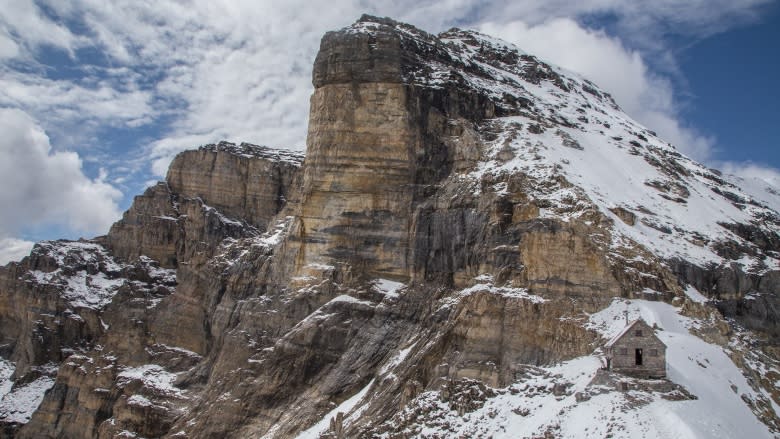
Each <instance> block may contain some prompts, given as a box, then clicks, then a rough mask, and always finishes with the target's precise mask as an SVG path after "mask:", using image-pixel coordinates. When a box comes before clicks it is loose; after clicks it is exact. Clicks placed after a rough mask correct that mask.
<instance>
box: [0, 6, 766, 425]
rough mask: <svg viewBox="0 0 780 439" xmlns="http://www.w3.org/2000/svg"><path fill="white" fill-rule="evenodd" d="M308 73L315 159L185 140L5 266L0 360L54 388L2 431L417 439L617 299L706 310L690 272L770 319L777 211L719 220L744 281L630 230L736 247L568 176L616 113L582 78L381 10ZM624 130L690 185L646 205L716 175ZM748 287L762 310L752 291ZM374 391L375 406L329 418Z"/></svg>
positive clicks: (592, 343) (548, 360)
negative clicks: (416, 417) (426, 426)
mask: <svg viewBox="0 0 780 439" xmlns="http://www.w3.org/2000/svg"><path fill="white" fill-rule="evenodd" d="M313 83H314V86H315V90H314V94H313V95H312V98H311V114H310V119H309V120H310V122H309V123H310V125H309V136H308V139H307V153H306V158H305V161H304V160H303V157H302V156H301V155H299V154H296V153H291V152H287V151H277V150H272V149H268V148H265V147H258V146H254V145H249V144H241V145H235V144H230V143H227V142H222V143H219V144H217V145H207V146H205V147H201V148H200V149H198V150H193V151H186V152H183V153H181V154H180V155H179V156H177V157H176V159H175V160H174V161H173V163H172V164H171V167H170V169H169V172H168V176H167V179H166V182H161V183H159V184H158V185H156V186H154V187H152V188H149V189H148V190H147V191H146V192H145V193H144V194H143V195H141V196H138V197H136V199H135V200H134V203H133V205H132V206H131V208H130V209H129V210H128V211H127V212H126V213H125V215H124V216H123V218H122V219H121V220H120V221H118V222H117V223H116V224H114V226H113V227H112V228H111V231H110V232H109V234H108V235H107V236H106V237H101V238H98V239H96V240H94V241H89V242H77V243H72V242H71V243H69V242H60V243H44V244H41V245H39V246H38V247H36V250H34V251H33V254H32V255H31V256H30V257H29V258H27V259H25V260H24V261H23V262H21V263H19V264H10V265H9V266H7V267H5V268H0V330H2V333H0V337H2V340H0V343H2V349H0V356H2V358H7V359H10V360H11V361H12V362H13V363H14V364H15V368H16V369H15V373H14V379H15V383H14V386H15V389H16V390H19V391H20V390H21V389H22V388H23V386H24V385H25V383H30V382H38V383H40V387H41V388H44V390H45V389H48V391H46V393H45V396H44V395H43V394H41V395H40V397H41V402H40V405H39V406H38V408H37V410H34V412H30V413H29V414H27V415H26V416H27V417H26V418H25V419H23V420H21V421H13V422H11V421H10V419H11V416H10V415H8V416H6V415H4V414H3V412H2V407H3V406H2V404H0V418H2V419H8V420H9V421H4V422H5V424H4V426H6V431H8V432H10V433H7V434H13V435H15V436H17V437H97V438H108V437H117V436H120V437H121V436H123V435H124V436H133V435H135V436H141V437H177V438H185V437H190V438H199V437H294V436H295V435H297V434H299V433H301V432H303V431H305V430H307V429H309V428H314V427H313V426H315V424H317V423H318V422H320V421H324V422H323V423H322V425H321V427H322V428H321V429H320V428H319V427H317V431H314V430H312V431H313V432H314V433H323V435H324V436H323V437H372V435H373V434H375V433H376V434H379V433H381V432H395V433H398V434H399V435H400V436H399V437H404V436H403V434H402V433H400V431H401V430H399V429H398V428H401V427H402V426H399V425H396V424H393V425H391V426H390V427H388V425H390V424H392V422H394V421H393V420H394V419H397V418H398V415H399V413H403V412H404V410H405V409H409V410H412V409H414V407H417V405H415V404H418V403H420V401H422V402H424V403H425V402H426V401H428V402H430V398H432V396H431V395H438V396H436V398H441V401H444V402H446V403H447V404H448V406H449V407H450V408H451V410H454V411H456V412H457V413H459V415H464V414H465V413H468V412H470V411H474V410H477V409H478V408H479V407H481V406H482V405H483V404H484V403H485V401H486V400H487V399H488V398H491V397H493V396H495V395H497V394H498V393H496V391H495V390H494V388H501V387H507V386H510V385H512V384H513V383H516V382H518V380H524V379H529V380H530V379H531V378H533V377H531V378H529V376H532V375H534V376H535V374H536V375H543V374H542V373H541V372H538V371H536V372H534V373H530V372H529V370H531V371H535V370H536V369H535V367H536V366H544V365H550V364H553V363H556V362H560V361H565V360H570V359H572V358H576V357H581V356H584V355H588V354H590V353H591V352H592V351H593V350H594V349H595V348H596V347H598V344H599V343H600V342H601V340H600V338H599V336H598V334H597V333H596V332H594V331H593V330H592V328H590V327H588V325H587V324H586V323H587V321H588V316H589V315H591V314H593V313H596V312H597V311H600V310H602V309H604V308H605V307H607V306H608V305H609V304H610V303H611V302H612V300H613V299H614V298H616V297H624V298H631V297H641V298H648V297H649V298H652V299H654V300H664V301H668V302H674V303H679V302H683V303H684V304H685V306H684V308H685V309H688V310H691V309H693V310H699V311H700V312H701V314H702V315H707V316H709V315H712V314H708V313H714V312H715V311H714V309H713V308H712V307H710V306H705V305H702V304H698V303H697V304H695V305H694V304H693V302H691V301H690V300H689V299H687V298H686V297H687V296H686V295H685V292H684V291H685V290H686V288H687V287H688V286H689V284H692V285H694V286H696V287H697V288H699V290H700V291H702V292H704V293H707V294H709V295H711V296H712V297H713V298H717V299H721V301H720V302H718V304H719V307H720V309H721V310H722V311H723V313H724V314H725V315H727V316H730V315H734V314H736V315H740V314H741V315H743V316H745V318H744V321H746V322H748V323H749V325H751V327H753V329H755V330H759V331H766V333H769V334H771V331H769V330H767V328H773V327H776V321H777V319H776V318H775V315H776V313H775V311H773V309H774V308H773V306H774V305H773V304H775V302H776V297H777V295H776V289H775V288H774V284H775V283H776V280H777V279H776V278H777V274H776V273H778V271H777V267H775V266H772V265H771V264H773V263H776V261H775V260H774V259H772V258H774V257H775V256H774V255H775V253H773V252H776V249H775V248H774V247H773V246H774V242H775V235H772V234H771V233H770V232H772V233H774V229H772V228H771V227H769V226H767V227H763V226H762V227H759V228H758V231H759V232H761V233H758V232H757V231H756V230H753V229H750V230H747V229H744V228H741V227H737V226H734V225H729V227H730V229H729V228H726V227H725V226H720V227H722V228H723V230H726V231H727V232H724V233H730V235H727V237H728V239H731V240H733V243H736V244H734V245H732V246H731V247H734V248H737V249H739V248H742V247H744V248H747V249H748V250H749V251H750V252H751V254H752V255H753V257H754V258H756V260H759V259H760V260H761V261H764V264H765V265H766V267H764V268H763V269H761V270H758V271H755V270H754V271H753V272H751V274H750V276H752V277H750V276H748V275H745V277H744V279H743V278H742V277H739V276H738V275H737V274H735V273H742V272H741V271H737V270H736V269H735V270H734V271H723V267H724V266H725V262H724V263H723V264H722V265H721V266H717V267H715V266H701V264H699V263H698V261H689V260H685V259H683V260H679V261H678V262H675V259H673V258H670V257H668V255H667V254H666V253H663V252H662V251H660V250H658V249H656V248H654V247H653V246H652V245H650V244H648V243H647V242H639V241H637V240H636V239H638V237H640V236H643V235H640V234H636V233H634V232H635V229H637V228H642V233H664V234H666V232H662V231H660V230H662V229H664V230H665V228H669V229H670V230H669V233H668V234H675V233H679V234H680V235H679V237H678V236H677V235H674V236H675V237H676V238H678V239H677V240H678V241H682V242H690V245H691V246H696V248H706V249H707V251H709V249H710V248H715V247H717V248H722V247H723V245H720V244H718V243H723V242H726V241H727V240H726V239H725V238H724V239H723V240H720V241H718V240H716V239H715V238H713V239H712V242H709V243H706V242H705V241H704V239H703V238H704V237H703V236H699V235H701V234H699V235H696V234H695V233H693V232H689V231H687V230H682V228H681V229H680V230H679V231H678V230H672V229H671V228H670V227H669V226H667V225H666V224H665V223H663V221H662V219H663V218H662V212H661V213H656V212H652V211H650V210H649V209H648V208H647V207H645V206H643V205H639V206H635V205H629V204H627V203H623V202H621V203H617V202H615V203H612V204H609V205H606V204H605V202H604V200H602V199H601V198H599V197H600V195H601V194H600V192H594V191H591V192H588V187H587V183H588V182H587V181H584V182H583V181H576V179H577V178H578V177H579V175H578V174H576V173H566V172H564V171H565V170H566V169H567V168H566V166H568V165H570V164H571V163H570V161H569V159H568V157H569V156H568V155H567V156H564V157H561V158H560V159H555V160H554V161H551V162H546V161H545V157H546V156H552V155H554V154H556V153H558V151H560V150H561V149H557V147H558V146H561V147H562V148H565V149H562V150H563V151H565V153H566V154H572V155H571V158H572V161H573V160H575V158H580V157H581V156H579V155H577V154H588V153H589V151H590V149H591V148H592V147H593V145H592V144H589V143H588V142H587V140H588V137H587V136H586V135H585V134H582V133H588V135H594V136H595V135H596V134H593V133H598V132H599V130H603V129H605V128H604V127H605V126H607V125H609V124H607V123H606V122H605V121H599V120H597V119H598V118H601V117H606V115H607V114H608V113H609V112H618V111H619V109H618V108H617V106H616V105H615V103H614V101H613V100H612V99H611V98H610V97H609V95H608V94H606V93H603V92H601V91H599V90H598V89H597V88H596V87H595V85H593V84H592V83H589V82H587V81H585V80H581V79H576V78H575V79H572V78H569V77H567V76H564V75H563V74H562V73H560V72H559V71H558V70H557V69H555V68H553V67H551V66H548V65H546V64H544V63H542V62H540V61H539V60H537V59H536V58H534V57H532V56H530V55H527V54H523V53H521V52H519V51H517V50H515V49H511V48H508V47H506V46H503V45H500V44H498V43H496V42H495V41H494V40H491V39H489V38H487V37H485V36H482V35H480V34H477V33H474V32H467V31H461V30H457V29H454V30H451V31H448V32H445V33H443V34H441V35H439V36H433V35H430V34H427V33H425V32H423V31H420V30H418V29H416V28H414V27H412V26H409V25H405V24H402V23H397V22H395V21H392V20H389V19H381V18H376V17H368V16H366V17H363V18H361V20H359V21H358V22H357V23H355V24H354V25H352V26H349V27H347V28H345V29H343V30H341V31H337V32H330V33H328V34H326V35H325V37H324V38H323V40H322V44H321V48H320V52H319V54H318V56H317V59H316V61H315V66H314V72H313ZM571 112H574V113H576V115H579V116H577V117H573V116H572V114H570V113H571ZM585 114H587V117H586V116H585ZM610 114H611V113H610ZM610 121H612V120H611V119H610ZM613 123H614V121H613ZM593 124H598V129H593V127H592V125H593ZM626 126H628V125H626ZM607 128H609V127H608V126H607ZM627 129H633V126H629V128H627ZM637 129H638V128H637ZM578 130H579V131H578ZM634 133H635V137H636V139H639V140H641V139H644V140H642V141H643V142H647V143H648V146H647V147H646V148H645V147H644V146H643V145H642V144H639V140H632V141H633V142H635V143H637V144H638V145H639V146H636V145H634V144H633V143H631V144H630V145H631V148H632V149H630V150H628V151H629V152H627V153H626V154H627V155H630V156H631V157H636V158H637V160H638V163H640V164H641V166H645V167H648V168H647V169H651V170H652V172H657V173H660V174H662V175H663V178H661V177H659V178H657V179H654V180H652V181H656V180H658V181H660V182H661V183H663V184H661V183H659V184H655V185H648V184H644V183H642V184H641V186H642V188H643V189H642V190H652V191H656V190H660V189H658V188H659V187H661V188H666V187H667V186H668V187H669V188H677V189H675V191H672V190H671V189H669V190H666V191H663V190H660V192H659V194H657V195H658V197H660V198H661V199H662V200H663V201H658V200H657V199H656V198H658V197H656V198H653V199H652V200H649V201H648V203H649V202H650V201H652V202H659V203H674V205H677V204H682V203H686V202H687V201H685V200H683V201H675V200H674V199H667V198H664V197H670V195H669V193H672V192H674V193H675V194H683V193H684V191H683V190H682V189H680V188H683V189H684V188H685V187H686V186H685V185H684V184H683V183H686V184H691V185H693V184H694V183H695V184H699V183H701V182H698V180H697V182H694V181H692V180H685V178H689V179H692V178H694V176H698V177H696V178H699V177H701V179H702V181H706V182H708V183H706V184H718V185H719V184H720V183H718V182H717V181H716V180H714V179H713V178H715V177H713V176H712V175H710V174H707V173H705V171H703V170H701V169H703V167H701V166H700V165H696V164H692V162H689V161H688V162H680V161H681V160H682V158H680V157H677V156H675V155H674V153H673V151H672V152H669V151H667V150H666V149H663V148H661V147H660V146H652V147H651V146H650V145H649V143H650V142H651V140H652V141H655V140H654V139H650V138H648V137H647V136H650V135H649V134H647V136H645V134H641V133H639V132H638V131H635V132H634ZM598 136H599V137H598V139H599V141H602V140H604V139H611V140H606V141H605V142H619V141H618V140H615V137H618V136H611V137H605V136H606V135H604V134H603V133H601V134H598ZM640 136H641V137H640ZM578 139H579V140H578ZM620 141H622V138H621V140H620ZM659 142H660V141H659ZM654 145H655V144H654ZM615 147H616V150H623V149H626V148H628V147H627V146H624V145H622V144H616V146H615ZM640 148H641V150H642V151H643V152H642V153H640ZM620 154H623V152H620ZM641 154H645V155H641ZM678 155H679V154H678ZM631 160H633V158H632V159H631ZM681 163H682V164H681ZM637 166H639V165H637ZM642 169H643V170H644V171H647V169H645V168H642ZM647 172H650V171H647ZM696 172H700V173H701V175H699V174H696ZM707 172H709V171H707ZM660 174H659V175H660ZM674 179H677V180H674ZM662 180H663V181H662ZM678 180H679V181H678ZM575 183H576V184H575ZM702 184H704V183H702ZM686 190H687V189H686ZM731 190H732V191H733V190H736V189H733V188H732V189H731ZM697 193H698V192H696V191H689V193H688V195H687V197H688V198H693V197H695V196H697V195H696V194H697ZM729 193H732V192H731V191H729ZM655 195H656V194H654V196H655ZM662 195H663V196H662ZM735 196H736V195H735ZM680 197H682V195H680ZM732 198H734V197H732ZM681 199H682V198H681ZM738 200H742V198H739V199H738ZM743 201H744V200H743ZM742 204H744V205H745V206H748V205H749V203H742ZM656 205H657V204H656ZM660 206H662V207H663V206H665V205H660ZM750 206H752V207H749V208H748V207H745V210H746V211H747V212H748V213H750V214H751V215H753V214H755V215H769V213H767V212H769V211H768V210H761V209H763V208H761V207H760V206H753V205H750ZM750 209H753V210H750ZM648 212H649V213H648ZM745 215H747V213H746V214H745ZM647 224H650V225H651V226H653V227H651V226H647ZM729 224H730V223H729ZM756 227H758V226H756ZM729 230H734V231H736V232H734V231H729ZM737 232H738V233H737ZM632 233H633V234H632ZM740 233H741V234H742V235H745V236H748V237H749V238H750V239H747V238H744V239H743V238H741V237H740V236H739V234H740ZM635 238H636V239H635ZM728 242H732V241H728ZM737 244H738V245H737ZM719 245H720V247H718V246H719ZM707 246H710V247H707ZM740 246H742V247H740ZM691 248H693V247H691ZM735 251H738V250H735ZM713 254H714V253H713ZM740 255H742V253H740ZM740 257H741V256H740ZM735 276H736V277H735ZM713 279H715V280H716V282H714V283H713V282H712V281H713ZM745 279H749V280H745ZM743 280H744V281H745V282H743ZM732 281H733V282H732ZM748 283H750V285H753V286H756V285H757V287H756V288H758V289H759V291H760V294H764V295H765V296H760V297H761V300H763V301H764V302H760V303H767V304H769V305H772V306H768V307H766V309H764V308H762V307H761V306H759V305H757V304H758V303H759V302H750V304H748V303H747V302H746V301H745V300H746V299H745V298H746V297H748V296H747V294H748V293H749V291H751V290H752V287H746V286H745V285H747V284H748ZM705 284H706V285H710V287H707V288H713V289H715V290H717V291H710V289H707V288H704V285H705ZM712 285H715V286H714V287H713V286H712ZM77 287H78V288H77ZM74 291H77V292H78V294H77V293H75V292H74ZM730 301H733V302H730ZM732 303H733V305H732ZM702 310H704V311H702ZM712 320H717V319H715V318H713V319H712ZM720 322H721V323H722V325H725V328H722V329H723V331H721V332H725V333H726V334H727V333H728V332H729V330H730V329H729V327H728V324H727V323H725V321H723V320H720ZM732 324H735V323H733V322H732ZM722 325H721V326H722ZM773 325H775V326H773ZM761 333H762V334H765V332H761ZM725 336H726V335H724V334H719V335H718V337H720V338H723V337H725ZM768 345H769V346H774V345H772V343H771V342H769V344H768ZM767 352H769V354H768V355H769V357H772V355H774V354H772V350H771V349H767ZM772 358H774V357H772ZM745 367H748V366H745ZM36 380H44V381H36ZM770 381H771V380H770ZM770 381H766V383H770ZM766 383H763V384H760V385H761V386H764V387H766V386H767V384H766ZM46 386H48V387H46ZM556 386H557V387H555V386H553V387H554V388H553V389H552V390H551V391H552V392H554V393H555V396H556V397H564V396H566V395H568V393H567V392H568V390H567V387H566V385H565V384H561V383H557V384H556ZM505 391H506V390H505ZM358 392H361V393H358ZM364 392H368V393H364ZM361 394H363V395H365V394H369V395H370V397H368V398H366V399H364V401H365V402H364V403H363V404H362V405H361V407H360V410H359V411H353V412H351V414H347V413H344V414H342V415H340V416H339V415H338V413H331V411H332V410H334V408H336V407H337V406H339V405H340V404H342V403H345V401H349V400H350V398H353V397H355V395H358V396H360V395H361ZM9 395H11V396H10V397H13V395H14V393H13V391H12V392H11V393H9ZM10 397H9V398H10ZM431 404H433V403H431ZM410 407H411V408H410ZM766 407H768V405H767V404H764V405H762V406H761V407H760V409H761V416H763V417H764V418H765V419H767V421H766V422H767V424H768V425H769V424H771V423H772V422H774V421H773V419H774V418H773V417H772V415H771V410H769V411H767V410H766ZM355 413H357V414H355ZM326 415H327V416H326ZM353 415H354V416H353ZM3 416H5V417H4V418H3ZM323 416H325V417H326V418H323ZM422 417H424V416H422ZM18 418H20V419H21V417H18ZM331 418H332V421H331ZM15 419H16V418H15ZM22 421H23V422H22ZM388 423H390V424H388ZM317 425H319V424H317ZM778 425H780V424H778ZM391 427H392V428H391ZM314 433H312V434H314Z"/></svg>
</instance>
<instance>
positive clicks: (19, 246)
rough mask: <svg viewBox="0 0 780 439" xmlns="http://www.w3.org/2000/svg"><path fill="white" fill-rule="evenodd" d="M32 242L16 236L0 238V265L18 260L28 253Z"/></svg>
mask: <svg viewBox="0 0 780 439" xmlns="http://www.w3.org/2000/svg"><path fill="white" fill-rule="evenodd" d="M33 245H34V243H33V242H32V241H25V240H23V239H17V238H0V265H5V264H7V263H9V262H11V261H20V260H21V259H22V258H23V257H25V256H27V255H29V254H30V250H32V248H33Z"/></svg>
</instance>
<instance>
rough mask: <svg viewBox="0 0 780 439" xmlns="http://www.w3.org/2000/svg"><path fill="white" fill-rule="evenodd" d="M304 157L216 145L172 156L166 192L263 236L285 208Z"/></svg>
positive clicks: (250, 146) (249, 145)
mask: <svg viewBox="0 0 780 439" xmlns="http://www.w3.org/2000/svg"><path fill="white" fill-rule="evenodd" d="M302 161H303V155H302V154H299V153H294V152H291V151H281V150H272V149H269V148H266V147H262V146H256V145H251V144H248V143H242V144H240V145H235V144H232V143H228V142H221V143H219V144H216V145H207V146H205V147H201V148H200V149H198V150H197V151H185V152H183V153H181V154H179V155H177V156H176V158H175V159H174V160H173V162H172V163H171V165H170V167H169V169H168V176H167V177H166V182H167V183H168V185H169V186H170V188H171V192H173V193H175V194H178V195H179V196H181V197H185V198H200V199H201V200H202V201H203V203H204V204H206V205H208V206H211V207H213V208H215V209H217V210H218V211H220V212H221V213H223V214H224V215H226V216H228V217H230V218H240V219H241V220H243V221H246V222H247V223H248V224H250V225H252V226H254V227H257V228H258V229H259V230H260V231H265V229H266V227H267V225H268V222H269V221H270V219H271V218H273V217H274V216H275V215H276V214H277V213H279V211H280V210H281V209H282V207H283V206H284V205H285V204H286V203H287V200H288V199H289V198H290V196H291V193H292V192H293V190H294V189H297V188H295V187H294V178H295V175H296V173H297V171H298V168H300V166H301V162H302Z"/></svg>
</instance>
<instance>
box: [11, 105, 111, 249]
mask: <svg viewBox="0 0 780 439" xmlns="http://www.w3.org/2000/svg"><path fill="white" fill-rule="evenodd" d="M0 132H2V133H3V135H2V137H0V156H2V157H3V160H2V161H0V188H2V190H0V205H2V206H3V210H2V215H0V238H8V237H11V236H15V235H18V234H19V233H20V232H22V231H23V230H26V229H27V228H29V227H40V226H46V225H49V224H55V225H61V226H64V227H66V228H67V229H68V230H70V231H71V232H72V233H83V234H87V235H95V234H100V233H105V232H107V231H108V227H109V226H110V225H111V223H112V222H114V221H115V220H117V219H118V218H119V208H118V206H117V201H118V200H119V199H120V198H121V196H122V194H121V193H120V192H119V191H118V190H117V189H116V188H114V187H113V186H111V185H110V184H109V183H107V182H106V181H105V180H106V177H107V176H106V175H105V173H101V175H100V176H99V177H98V178H96V179H89V178H88V177H86V176H85V175H84V173H83V171H82V169H81V159H80V158H79V156H78V154H76V153H75V152H52V150H51V145H50V144H49V138H48V136H47V135H46V133H45V132H44V131H43V130H42V129H41V127H40V126H39V125H38V124H36V123H35V121H34V120H33V119H32V118H31V117H30V116H29V115H27V114H26V113H24V112H22V111H20V110H16V109H8V108H0Z"/></svg>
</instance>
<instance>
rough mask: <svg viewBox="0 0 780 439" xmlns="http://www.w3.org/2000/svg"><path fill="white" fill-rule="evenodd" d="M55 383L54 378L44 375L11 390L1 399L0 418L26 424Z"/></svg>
mask: <svg viewBox="0 0 780 439" xmlns="http://www.w3.org/2000/svg"><path fill="white" fill-rule="evenodd" d="M53 385H54V378H50V377H47V376H44V377H40V378H38V379H36V380H35V381H32V382H30V383H27V384H24V385H22V386H19V387H16V388H15V389H13V390H11V391H9V392H8V393H6V394H5V395H3V397H2V399H0V419H2V420H4V421H5V422H16V423H19V424H26V423H27V422H28V421H29V420H30V418H31V417H32V415H33V412H35V410H36V409H38V406H39V405H41V401H43V397H44V395H45V394H46V391H47V390H49V389H50V388H51V387H52V386H53Z"/></svg>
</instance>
